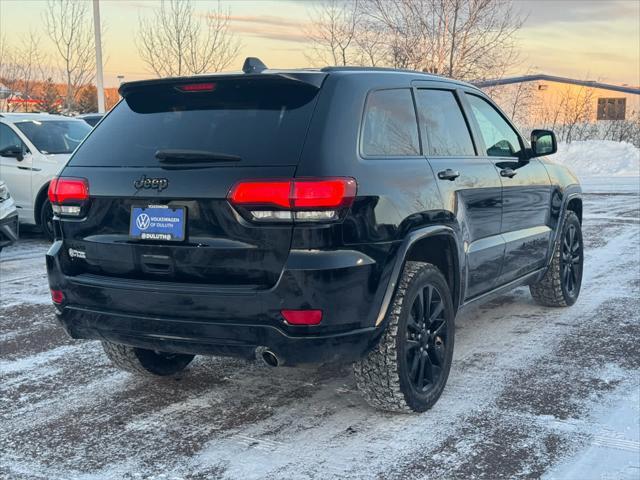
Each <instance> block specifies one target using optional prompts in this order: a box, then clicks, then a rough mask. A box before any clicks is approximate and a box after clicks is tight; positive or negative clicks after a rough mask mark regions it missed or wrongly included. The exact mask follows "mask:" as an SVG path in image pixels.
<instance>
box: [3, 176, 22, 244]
mask: <svg viewBox="0 0 640 480" xmlns="http://www.w3.org/2000/svg"><path fill="white" fill-rule="evenodd" d="M17 239H18V212H17V211H16V204H15V203H14V201H13V198H11V194H10V193H9V189H8V188H7V185H6V184H5V183H4V182H3V181H2V180H0V251H2V249H3V248H4V247H6V246H7V245H11V244H12V243H13V242H15V241H16V240H17Z"/></svg>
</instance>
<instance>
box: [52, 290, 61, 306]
mask: <svg viewBox="0 0 640 480" xmlns="http://www.w3.org/2000/svg"><path fill="white" fill-rule="evenodd" d="M51 300H52V301H53V303H55V304H56V305H60V304H61V303H62V302H64V293H63V292H62V290H55V289H53V288H52V289H51Z"/></svg>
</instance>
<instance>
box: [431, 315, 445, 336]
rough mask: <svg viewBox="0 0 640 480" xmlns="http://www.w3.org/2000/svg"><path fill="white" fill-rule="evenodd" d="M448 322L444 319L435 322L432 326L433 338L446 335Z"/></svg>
mask: <svg viewBox="0 0 640 480" xmlns="http://www.w3.org/2000/svg"><path fill="white" fill-rule="evenodd" d="M446 324H447V321H446V320H444V319H442V320H441V321H440V322H439V323H435V322H434V323H433V324H432V328H431V336H432V337H433V338H435V337H442V336H444V330H445V325H446Z"/></svg>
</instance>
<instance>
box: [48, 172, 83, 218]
mask: <svg viewBox="0 0 640 480" xmlns="http://www.w3.org/2000/svg"><path fill="white" fill-rule="evenodd" d="M48 194H49V201H50V202H51V206H52V208H53V211H54V212H55V213H57V214H58V215H69V216H75V217H77V216H79V215H80V214H81V213H82V207H83V206H84V205H85V203H86V202H87V200H89V182H88V181H87V179H86V178H72V177H58V178H54V179H53V180H51V182H50V183H49V192H48Z"/></svg>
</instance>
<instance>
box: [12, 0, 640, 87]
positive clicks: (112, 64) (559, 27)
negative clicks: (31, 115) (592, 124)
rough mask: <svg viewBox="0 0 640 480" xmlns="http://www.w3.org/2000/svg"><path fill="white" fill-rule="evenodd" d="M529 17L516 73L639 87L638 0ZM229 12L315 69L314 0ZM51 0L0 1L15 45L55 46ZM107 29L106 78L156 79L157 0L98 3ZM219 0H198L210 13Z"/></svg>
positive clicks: (538, 0) (271, 61)
mask: <svg viewBox="0 0 640 480" xmlns="http://www.w3.org/2000/svg"><path fill="white" fill-rule="evenodd" d="M515 3H516V6H517V8H518V9H520V10H521V11H522V12H523V13H525V14H526V15H528V17H527V21H526V23H525V25H524V27H523V28H522V29H521V31H520V32H519V35H518V38H519V44H520V47H521V58H522V61H521V63H520V64H518V65H516V66H514V71H513V72H511V73H514V74H517V73H525V72H526V71H528V70H535V71H539V72H542V73H547V74H550V75H561V76H569V77H574V78H580V79H590V80H601V81H606V82H612V83H626V84H631V85H639V84H640V1H638V0H602V1H588V0H561V1H553V0H516V2H515ZM222 4H223V6H225V7H227V6H228V7H229V8H230V9H231V14H232V20H233V21H232V29H233V31H234V32H235V33H236V34H237V35H238V37H239V38H240V39H241V41H242V44H243V49H242V51H241V55H240V58H239V59H238V65H237V66H234V68H233V69H239V68H240V66H241V64H242V60H243V58H244V57H245V56H257V57H260V58H261V59H262V60H263V61H264V62H265V63H266V64H267V65H268V66H271V67H305V66H310V65H309V62H308V61H307V59H306V58H305V56H304V52H305V50H308V49H309V43H308V42H307V40H306V38H305V36H304V29H305V26H306V25H307V24H308V22H309V7H311V6H313V1H311V0H309V1H302V0H297V1H294V0H281V1H275V0H262V1H261V0H233V1H223V2H222ZM45 5H46V2H45V1H40V0H0V35H2V36H4V37H5V39H6V40H7V42H8V43H9V44H11V43H17V41H18V39H19V37H20V35H21V34H22V33H23V32H25V31H29V30H32V31H36V32H40V33H41V36H42V46H43V48H44V49H45V50H48V51H51V49H52V46H51V45H50V43H49V41H48V38H47V37H46V34H45V32H44V31H43V27H44V23H43V20H42V15H43V12H44V9H45ZM100 5H101V15H102V20H103V23H104V25H105V27H106V31H105V33H104V38H103V43H104V47H105V52H104V56H105V57H106V64H105V82H106V84H107V86H115V85H117V75H124V76H125V78H126V79H127V80H135V79H140V78H145V77H149V76H151V74H150V73H149V72H148V71H147V69H146V67H145V65H144V64H143V62H142V61H141V60H140V58H139V56H138V53H137V51H136V48H135V45H134V38H135V34H136V30H137V28H138V19H139V18H140V17H145V16H147V15H149V14H150V13H151V11H152V9H153V8H154V7H156V6H157V5H158V2H157V1H156V0H135V1H134V0H132V1H127V0H101V3H100ZM215 5H216V4H215V2H208V1H204V0H202V1H198V2H197V9H198V11H199V12H202V13H205V12H206V11H207V10H208V9H211V8H215Z"/></svg>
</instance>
